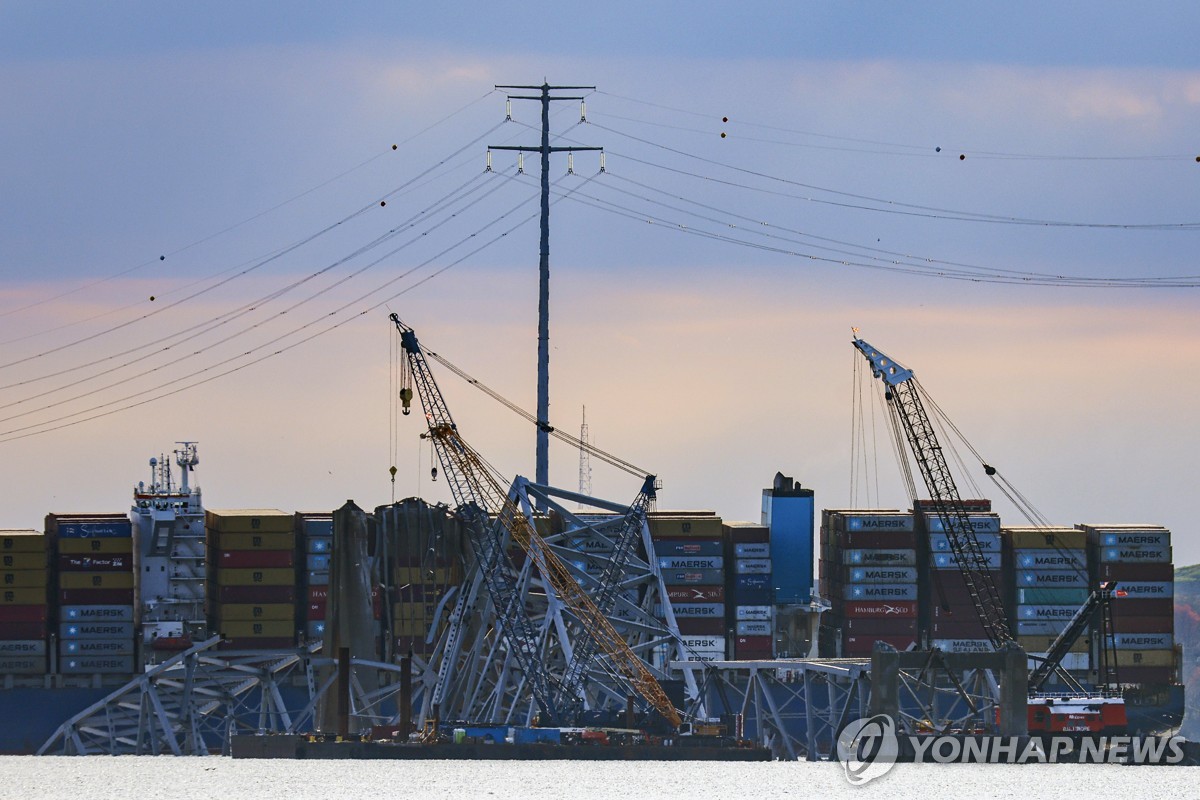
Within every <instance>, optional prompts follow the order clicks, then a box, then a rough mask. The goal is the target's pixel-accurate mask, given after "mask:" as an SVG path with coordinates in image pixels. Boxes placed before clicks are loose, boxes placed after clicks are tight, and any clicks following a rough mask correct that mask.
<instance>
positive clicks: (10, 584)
mask: <svg viewBox="0 0 1200 800" xmlns="http://www.w3.org/2000/svg"><path fill="white" fill-rule="evenodd" d="M47 577H48V576H47V574H46V570H45V569H44V568H43V569H23V570H17V571H15V572H0V589H27V588H31V587H38V586H40V587H42V588H45V587H46V579H47Z"/></svg>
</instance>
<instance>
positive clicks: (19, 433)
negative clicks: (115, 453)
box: [0, 176, 536, 442]
mask: <svg viewBox="0 0 1200 800" xmlns="http://www.w3.org/2000/svg"><path fill="white" fill-rule="evenodd" d="M505 177H507V176H505ZM528 202H529V200H528V199H526V200H522V201H521V202H520V203H518V204H517V205H515V206H513V207H512V208H510V209H509V210H508V211H506V212H505V213H504V214H502V215H500V216H499V217H497V218H496V219H493V220H492V221H491V222H489V223H487V224H486V225H484V226H483V227H482V228H480V229H478V230H476V231H475V232H473V233H470V234H468V235H467V236H465V237H463V238H462V239H460V240H458V241H457V242H455V243H454V244H452V245H450V246H449V247H447V248H445V249H443V250H442V251H440V252H439V253H437V254H436V255H434V256H432V257H430V258H429V259H427V260H425V261H423V262H422V263H420V264H418V265H416V266H414V267H412V268H410V269H409V270H407V271H405V272H403V273H401V274H400V275H397V276H396V277H394V278H392V279H390V280H388V281H386V282H384V283H383V284H381V285H380V286H377V287H376V288H375V289H372V290H370V291H368V292H367V293H365V294H363V295H360V296H359V297H357V298H355V299H353V300H350V301H349V302H347V303H345V304H343V305H341V306H339V307H337V308H336V309H334V310H333V311H330V312H328V313H326V314H324V315H322V317H320V318H319V319H316V320H313V321H311V322H308V323H305V324H304V325H301V326H299V327H297V328H294V329H292V330H290V331H288V332H286V333H284V334H281V335H279V336H276V337H275V338H273V339H270V340H268V341H266V342H263V343H261V344H259V345H257V346H255V347H252V348H250V349H248V350H246V351H244V352H242V353H240V354H237V355H235V356H231V357H229V358H226V359H225V360H223V361H220V362H217V363H215V364H212V365H209V366H207V367H204V368H203V369H200V370H196V371H194V372H192V373H190V374H188V375H184V376H182V377H180V378H176V379H174V380H171V381H167V382H165V383H162V384H159V385H157V386H154V387H151V388H149V389H146V390H143V391H141V392H135V393H133V394H130V395H126V396H125V397H122V398H118V399H116V400H112V401H109V402H107V403H103V404H100V405H97V406H93V407H91V408H87V409H83V410H81V411H76V412H74V413H72V414H66V415H63V416H61V417H57V418H54V419H50V420H44V421H42V422H39V423H35V424H31V425H26V426H23V427H20V428H14V429H10V430H7V431H0V442H10V441H16V440H19V439H25V438H28V437H30V436H38V435H41V434H44V433H50V432H52V431H56V430H62V429H64V428H69V427H73V426H75V425H79V424H82V423H84V422H90V421H92V420H96V419H101V418H103V417H107V416H111V415H112V414H116V413H120V412H121V411H128V410H131V409H133V408H139V407H141V406H144V405H147V404H149V403H152V402H155V401H158V400H162V399H165V398H167V397H172V396H174V395H177V394H179V393H181V392H184V391H187V390H188V389H192V388H195V387H196V386H201V385H203V384H206V383H209V382H211V381H214V380H216V379H218V378H221V377H224V376H226V375H230V374H233V373H235V372H240V371H241V370H243V369H246V368H248V367H251V366H254V365H256V364H260V363H262V362H263V361H266V360H268V359H270V358H274V357H275V356H278V355H281V354H283V353H286V352H288V351H290V350H292V349H294V348H296V347H299V346H300V345H302V344H305V343H307V342H310V341H312V340H313V339H316V338H318V337H319V336H323V335H325V334H326V333H329V332H331V331H333V330H336V329H337V328H340V327H342V326H343V325H346V324H348V323H350V322H353V321H354V320H356V319H358V318H359V317H362V316H364V315H366V314H369V313H370V312H372V311H375V310H377V309H379V308H382V307H384V306H386V305H387V303H389V302H391V301H392V300H395V299H396V298H397V297H400V296H402V295H404V294H407V293H408V292H410V291H412V290H413V289H415V288H417V287H418V286H421V285H423V284H425V283H427V282H429V281H430V280H432V279H433V278H435V277H437V276H439V275H441V274H443V273H445V272H446V271H447V270H449V269H451V268H452V267H455V266H457V265H458V264H461V263H462V262H463V261H465V260H467V259H468V258H471V257H473V256H474V255H476V254H477V253H479V252H481V251H482V250H484V249H485V248H487V247H490V246H491V245H493V244H495V243H496V242H498V241H500V240H501V239H503V238H505V237H506V236H507V235H508V234H509V233H511V232H512V231H514V230H516V229H517V228H519V227H520V226H521V225H524V224H526V223H528V222H529V221H531V220H532V219H534V217H535V216H536V215H529V216H527V217H524V218H522V219H521V220H519V221H518V222H516V223H515V224H514V225H513V226H511V227H510V228H508V229H506V230H504V231H502V232H501V233H499V234H497V235H496V236H495V237H493V238H492V239H489V240H488V241H486V242H484V243H483V244H481V245H480V246H478V247H476V248H475V249H473V250H471V251H470V252H468V253H466V254H465V255H463V256H462V257H460V258H458V259H456V260H454V261H451V262H450V263H448V264H446V265H445V266H443V267H441V268H439V269H437V270H435V271H434V272H432V273H430V274H429V275H427V276H425V277H424V278H421V279H420V280H417V281H415V282H413V283H412V284H411V285H409V286H407V287H405V288H404V289H402V290H400V291H398V292H396V293H394V294H392V295H390V296H388V297H385V298H383V299H382V300H379V301H377V302H374V303H373V304H371V305H370V306H367V307H366V308H363V309H362V310H360V311H359V312H358V313H356V314H353V315H352V316H350V317H349V318H347V319H343V320H341V321H339V322H335V323H332V324H330V325H329V326H327V327H325V328H322V329H320V330H317V331H315V332H313V333H310V334H309V335H307V336H305V337H304V338H302V339H299V340H296V341H294V342H291V343H289V344H286V345H283V346H281V347H279V348H278V349H275V350H273V351H271V352H268V353H266V354H264V355H261V356H259V357H258V358H255V359H253V360H252V361H248V362H246V363H244V364H240V365H237V366H233V367H230V368H229V369H227V370H225V371H223V372H219V373H217V374H214V375H209V376H207V377H204V378H199V379H198V380H195V381H193V382H191V383H189V384H186V385H184V386H180V387H177V388H175V389H172V390H170V391H167V392H164V393H162V394H158V395H155V396H153V397H149V398H145V399H142V400H137V399H136V398H138V397H140V396H142V395H145V394H147V393H148V392H152V391H157V390H159V389H164V388H166V387H168V386H173V385H175V384H177V383H179V382H180V381H186V380H188V379H189V378H198V377H199V376H201V375H204V374H205V373H207V372H210V371H211V370H214V369H218V368H221V367H224V366H226V365H228V364H231V363H232V362H234V361H237V360H238V359H241V358H245V357H248V356H251V355H252V354H254V353H256V352H259V351H261V350H263V349H265V348H269V347H272V346H274V345H276V344H278V343H280V342H282V341H283V340H284V339H287V338H288V337H290V336H293V335H295V334H297V333H300V332H302V331H305V330H307V329H309V328H311V327H313V326H314V325H316V324H317V323H318V322H320V321H321V320H323V319H328V318H329V317H333V316H336V315H338V314H340V313H342V312H343V311H345V310H346V309H348V308H350V307H351V306H353V305H355V304H357V303H359V302H362V301H363V300H366V299H368V298H370V297H371V296H372V295H374V294H378V293H379V292H381V291H383V290H385V289H387V288H388V287H390V286H393V285H395V284H396V283H397V282H399V281H401V280H403V279H404V278H407V277H409V276H410V275H412V274H414V273H415V272H417V271H418V270H420V269H423V268H424V267H426V266H428V265H429V264H431V263H432V262H433V261H435V260H437V259H438V258H441V257H442V256H444V255H446V254H448V253H450V252H451V251H453V250H455V249H457V248H459V247H460V246H462V245H463V244H466V243H468V242H470V241H471V240H473V239H474V238H475V237H476V236H478V235H479V234H480V233H483V232H484V231H486V230H487V229H488V228H491V227H492V226H494V225H495V224H497V223H498V222H500V221H502V220H504V219H505V218H507V217H508V216H510V215H511V214H512V213H514V212H515V211H517V210H519V209H520V208H521V207H523V206H524V205H526V204H527V203H528ZM127 401H133V402H127ZM119 403H126V405H123V406H120V407H119V408H109V406H113V405H116V404H119ZM104 409H107V410H104ZM93 411H95V412H98V413H95V414H92V415H91V416H88V417H84V418H82V419H72V418H73V417H78V416H79V415H81V414H90V413H91V412H93ZM55 423H59V424H55ZM35 428H41V430H34V429H35Z"/></svg>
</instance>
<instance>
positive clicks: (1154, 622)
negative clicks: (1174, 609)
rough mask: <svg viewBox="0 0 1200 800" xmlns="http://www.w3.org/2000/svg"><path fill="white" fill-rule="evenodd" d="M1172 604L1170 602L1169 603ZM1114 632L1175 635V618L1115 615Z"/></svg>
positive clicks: (1131, 601)
mask: <svg viewBox="0 0 1200 800" xmlns="http://www.w3.org/2000/svg"><path fill="white" fill-rule="evenodd" d="M1126 602H1127V603H1158V602H1161V601H1159V600H1127V601H1126ZM1167 602H1170V601H1167ZM1113 630H1114V631H1116V632H1117V633H1174V632H1175V617H1174V616H1173V615H1171V616H1164V615H1162V614H1157V615H1148V616H1142V617H1133V616H1129V615H1127V614H1121V615H1120V616H1117V615H1116V614H1113Z"/></svg>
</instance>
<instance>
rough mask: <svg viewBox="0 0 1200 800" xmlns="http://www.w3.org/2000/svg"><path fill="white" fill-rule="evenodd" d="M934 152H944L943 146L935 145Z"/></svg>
mask: <svg viewBox="0 0 1200 800" xmlns="http://www.w3.org/2000/svg"><path fill="white" fill-rule="evenodd" d="M933 152H935V153H940V152H942V148H940V147H935V148H933Z"/></svg>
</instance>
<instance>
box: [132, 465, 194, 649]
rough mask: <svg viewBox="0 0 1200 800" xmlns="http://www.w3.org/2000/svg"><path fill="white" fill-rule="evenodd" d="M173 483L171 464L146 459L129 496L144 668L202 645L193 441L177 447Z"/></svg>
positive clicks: (140, 646)
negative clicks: (145, 475)
mask: <svg viewBox="0 0 1200 800" xmlns="http://www.w3.org/2000/svg"><path fill="white" fill-rule="evenodd" d="M176 444H177V445H178V448H177V449H176V450H175V451H174V453H173V454H172V455H173V456H174V462H175V465H176V466H178V467H179V480H178V482H176V481H175V476H174V471H173V469H172V466H171V459H170V458H167V457H166V456H165V455H164V456H160V457H159V458H151V459H150V482H149V483H145V482H139V483H138V484H137V486H136V487H134V491H133V507H132V508H131V509H130V512H129V516H130V520H131V521H132V522H133V526H134V542H135V547H136V556H137V564H136V568H137V574H138V587H139V589H138V596H137V602H138V611H139V615H140V621H141V634H140V641H139V653H140V657H141V663H142V664H143V665H152V664H157V663H160V662H161V661H162V660H164V659H165V658H167V657H169V656H170V655H171V653H172V652H173V651H177V650H181V649H186V648H187V647H190V646H191V644H192V643H193V642H197V641H202V640H203V639H204V638H205V637H206V636H207V632H208V625H207V622H206V621H205V616H204V594H205V576H206V565H205V543H204V541H205V540H204V505H203V502H202V501H201V497H200V487H199V486H198V485H193V484H192V482H191V480H190V478H191V473H192V471H193V470H195V468H196V466H197V465H198V464H199V463H200V455H199V451H198V449H197V445H196V442H176Z"/></svg>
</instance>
